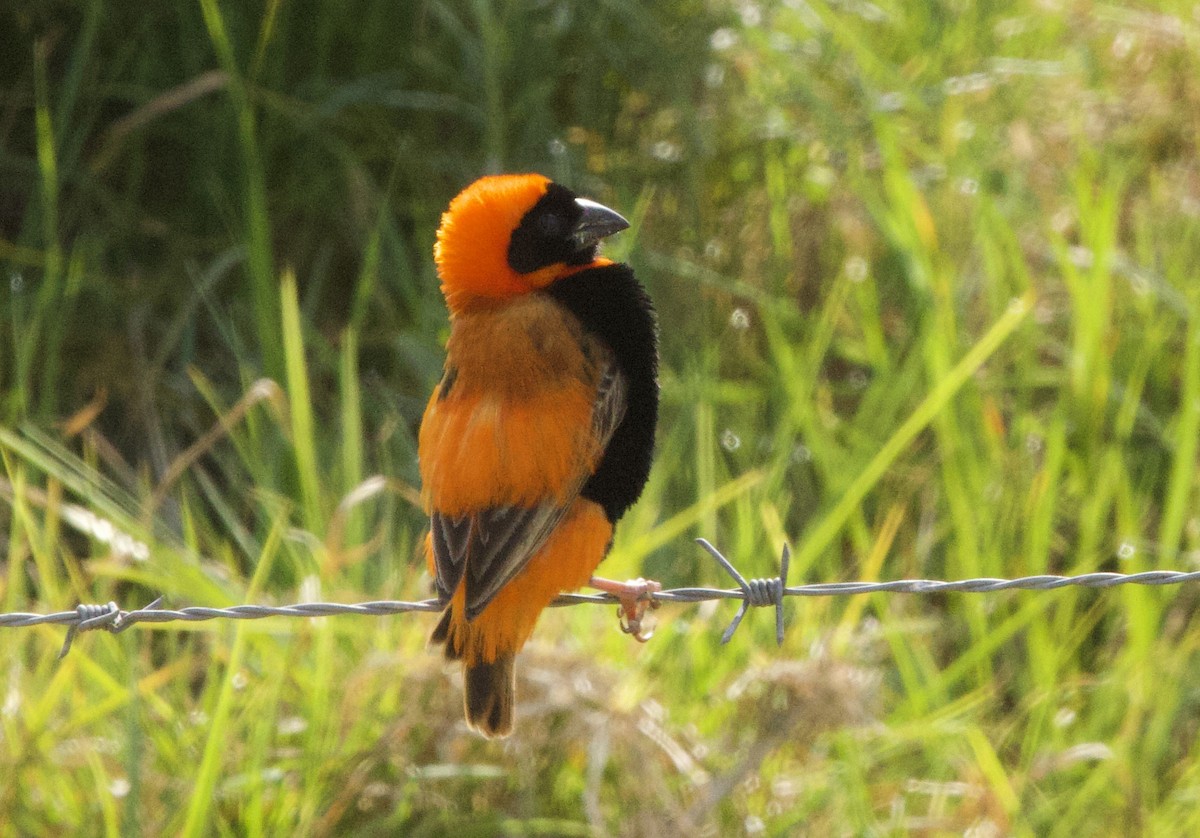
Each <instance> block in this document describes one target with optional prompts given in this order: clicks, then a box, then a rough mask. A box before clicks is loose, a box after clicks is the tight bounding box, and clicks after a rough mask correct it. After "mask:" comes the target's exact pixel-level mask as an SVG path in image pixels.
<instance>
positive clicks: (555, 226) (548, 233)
mask: <svg viewBox="0 0 1200 838" xmlns="http://www.w3.org/2000/svg"><path fill="white" fill-rule="evenodd" d="M537 231H538V233H540V234H541V235H543V236H545V237H547V238H557V237H558V236H562V235H565V234H566V232H567V220H566V219H565V218H563V217H562V216H561V215H559V214H558V213H556V212H548V213H546V214H545V215H543V216H541V217H540V218H538V220H537Z"/></svg>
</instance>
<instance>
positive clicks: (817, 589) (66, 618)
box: [0, 538, 1200, 658]
mask: <svg viewBox="0 0 1200 838" xmlns="http://www.w3.org/2000/svg"><path fill="white" fill-rule="evenodd" d="M697 543H698V544H699V545H700V546H701V547H702V548H703V549H704V550H705V551H706V552H707V553H708V554H709V555H711V556H712V557H713V558H714V559H715V560H716V561H717V562H718V564H720V565H721V567H722V568H724V569H725V571H726V572H727V573H728V574H729V575H730V576H732V577H733V579H734V581H736V582H737V584H738V587H737V588H673V589H670V590H665V591H652V592H649V593H647V594H646V595H645V596H646V599H649V600H651V601H653V602H684V603H695V602H708V601H712V600H720V599H736V600H740V601H741V607H740V608H738V612H737V614H736V615H734V618H733V622H731V623H730V624H729V628H727V629H726V630H725V633H724V634H723V635H722V636H721V642H722V643H727V642H729V639H730V638H731V637H733V633H734V632H735V631H737V628H738V626H740V625H741V623H742V618H743V617H745V616H746V612H747V611H749V610H750V608H751V607H771V608H774V609H775V640H776V642H778V643H782V642H783V629H784V625H783V600H784V598H785V597H792V596H797V597H815V596H850V595H853V594H874V593H894V594H934V593H972V594H975V593H995V592H998V591H1013V590H1019V591H1053V590H1057V589H1058V588H1065V587H1069V586H1074V587H1081V588H1112V587H1115V586H1117V585H1181V584H1184V583H1186V582H1197V581H1200V571H1190V572H1186V571H1181V570H1148V571H1144V572H1141V573H1084V574H1080V575H1078V576H1052V575H1041V576H1022V577H1019V578H1016V579H993V578H980V579H962V580H959V581H953V582H943V581H938V580H932V579H902V580H896V581H893V582H823V583H819V584H815V585H797V586H793V587H788V584H787V575H788V562H789V559H790V553H789V551H788V549H787V546H786V545H784V548H783V556H782V558H781V560H780V569H779V576H777V577H774V578H768V579H749V580H747V579H746V578H745V577H743V576H742V574H741V573H740V572H739V571H738V570H737V568H735V567H734V566H733V563H732V562H730V561H729V560H728V559H727V558H725V556H723V555H722V554H721V552H720V551H719V550H717V548H716V547H714V546H712V545H711V544H709V543H708V542H707V541H705V540H704V539H702V538H701V539H697ZM619 602H620V600H619V599H618V598H617V597H615V596H613V595H612V594H608V593H596V594H562V595H560V596H559V597H558V598H557V599H555V600H554V601H553V602H552V603H550V605H551V606H552V607H556V608H561V607H564V606H570V605H581V604H585V603H590V604H599V605H612V604H614V603H619ZM161 603H162V597H159V598H158V599H156V600H154V602H152V603H150V604H149V605H147V606H146V607H145V608H139V609H136V610H133V611H122V610H121V609H120V608H118V607H117V605H116V604H115V603H112V602H110V603H107V604H106V605H79V606H77V607H75V608H74V609H73V610H71V611H57V612H54V613H52V614H28V613H21V612H17V613H11V614H0V628H5V627H8V628H25V627H28V626H38V625H65V626H67V627H68V628H67V636H66V639H65V640H64V642H63V646H62V650H61V651H60V652H59V657H60V658H61V657H63V656H64V655H66V654H67V652H68V651H70V649H71V644H72V643H73V642H74V640H75V638H76V636H77V635H78V634H79V633H80V632H83V631H91V630H93V629H104V630H106V631H109V632H112V633H114V634H116V633H119V632H122V631H124V630H125V629H127V628H129V627H130V626H132V625H134V624H135V623H171V622H180V621H182V622H189V623H196V622H202V621H205V620H219V619H230V620H261V619H263V618H265V617H334V616H339V615H343V614H357V615H360V616H377V617H385V616H391V615H393V614H404V613H407V612H410V611H431V612H432V611H441V610H442V609H443V608H444V607H445V603H444V602H441V601H439V600H437V599H425V600H418V601H416V602H400V601H396V600H377V601H374V602H360V603H353V604H344V603H337V602H302V603H297V604H295V605H235V606H232V607H229V608H206V607H199V606H192V607H188V608H180V609H170V608H160V607H159V606H160V604H161Z"/></svg>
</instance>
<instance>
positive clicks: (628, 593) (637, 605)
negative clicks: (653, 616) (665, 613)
mask: <svg viewBox="0 0 1200 838" xmlns="http://www.w3.org/2000/svg"><path fill="white" fill-rule="evenodd" d="M590 584H591V587H593V588H595V589H597V590H600V591H605V592H607V593H610V594H612V595H613V596H615V597H616V598H617V599H618V600H619V601H620V603H621V604H620V605H619V606H617V620H618V621H619V622H620V624H621V631H623V632H625V633H626V634H628V635H631V636H632V637H633V639H634V640H636V641H638V642H639V643H645V642H646V641H647V640H649V639H650V638H651V637H653V636H654V626H653V625H649V626H644V625H642V620H643V619H644V618H645V616H646V610H647V609H654V608H658V606H659V603H658V601H657V600H655V599H652V598H651V594H656V593H658V592H659V591H661V590H662V585H661V584H659V583H658V582H655V581H654V580H653V579H632V580H630V581H628V582H614V581H612V580H610V579H596V578H593V579H592V581H591V583H590Z"/></svg>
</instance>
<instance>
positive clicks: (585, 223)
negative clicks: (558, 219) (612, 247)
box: [571, 198, 629, 247]
mask: <svg viewBox="0 0 1200 838" xmlns="http://www.w3.org/2000/svg"><path fill="white" fill-rule="evenodd" d="M575 206H577V207H579V208H580V209H581V210H583V215H581V216H579V221H577V222H576V224H575V226H574V227H573V228H572V229H571V238H572V239H574V241H575V243H576V244H577V245H579V246H580V247H590V246H592V245H594V244H596V243H597V242H598V241H600V240H601V239H603V238H606V237H608V236H611V235H612V234H613V233H619V232H621V231H622V230H624V229H626V228H628V227H629V222H628V221H626V220H625V218H624V216H622V215H621V214H620V213H619V212H615V211H613V210H610V209H609V208H608V207H606V206H604V205H603V204H597V203H596V202H595V201H589V200H588V199H587V198H576V199H575Z"/></svg>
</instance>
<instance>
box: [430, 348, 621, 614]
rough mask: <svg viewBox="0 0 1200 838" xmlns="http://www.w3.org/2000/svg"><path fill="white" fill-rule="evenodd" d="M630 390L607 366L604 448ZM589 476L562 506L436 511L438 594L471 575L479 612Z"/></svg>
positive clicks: (598, 410)
mask: <svg viewBox="0 0 1200 838" xmlns="http://www.w3.org/2000/svg"><path fill="white" fill-rule="evenodd" d="M626 390H627V386H626V382H625V376H624V375H622V374H621V372H620V371H619V370H618V369H617V367H616V365H615V364H606V365H605V368H604V370H603V373H602V375H601V376H600V384H599V386H598V387H597V389H596V401H595V404H594V407H593V409H592V430H593V433H594V434H595V435H596V438H597V439H598V440H599V442H600V447H601V448H604V447H605V446H607V445H608V441H609V440H610V439H611V438H612V435H613V432H614V431H615V430H616V429H617V426H618V425H620V424H621V419H622V418H623V417H624V415H625V408H626ZM587 478H588V475H586V474H583V475H580V476H579V480H578V484H577V485H576V486H575V487H574V489H573V491H572V492H571V496H570V497H569V498H568V499H567V501H566V503H565V504H564V505H562V506H556V505H554V504H549V503H546V504H539V505H537V506H533V507H516V506H499V507H490V508H488V509H484V510H481V511H479V512H473V513H470V514H466V515H461V516H451V515H444V514H442V513H441V512H438V511H437V510H434V512H433V515H432V516H431V521H430V529H431V531H432V533H433V539H432V540H433V559H434V565H435V566H436V568H437V579H436V580H435V584H436V586H437V593H438V598H439V599H441V600H442V601H448V600H449V599H450V597H451V596H452V595H453V594H454V591H455V589H456V588H457V587H458V585H459V583H460V582H461V581H463V577H464V575H465V576H466V587H467V590H466V600H467V601H466V609H467V613H466V617H467V619H468V620H471V619H474V618H475V617H477V616H479V614H480V612H482V611H483V609H484V608H486V607H487V605H488V603H490V602H491V601H492V600H493V599H494V598H495V596H496V594H497V593H498V592H499V591H500V589H501V588H502V587H504V585H505V584H506V583H507V582H508V581H509V580H511V579H512V578H513V577H514V576H516V575H517V574H518V573H520V572H521V571H522V570H523V569H524V567H525V565H526V564H528V563H529V560H530V559H531V558H532V557H533V556H534V554H535V553H537V551H538V550H540V549H541V547H542V545H543V544H545V543H546V539H548V538H549V537H550V533H552V532H553V531H554V528H555V527H557V526H558V525H559V523H560V522H561V521H562V519H563V516H564V515H566V513H567V509H569V508H570V506H571V503H572V502H573V501H574V499H575V495H577V494H578V493H579V490H580V488H582V487H583V484H584V483H585V482H586V480H587Z"/></svg>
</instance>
